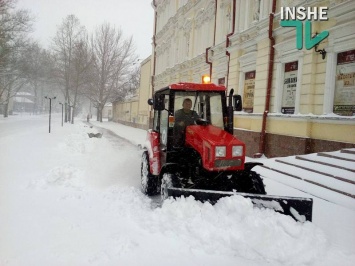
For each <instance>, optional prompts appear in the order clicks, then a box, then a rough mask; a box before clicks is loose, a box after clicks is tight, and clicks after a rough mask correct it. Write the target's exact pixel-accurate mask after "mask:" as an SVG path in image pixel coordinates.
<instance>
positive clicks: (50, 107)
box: [44, 96, 56, 133]
mask: <svg viewBox="0 0 355 266" xmlns="http://www.w3.org/2000/svg"><path fill="white" fill-rule="evenodd" d="M44 98H46V99H49V133H51V115H52V99H53V100H54V99H55V98H56V97H53V98H51V97H47V96H45V97H44Z"/></svg>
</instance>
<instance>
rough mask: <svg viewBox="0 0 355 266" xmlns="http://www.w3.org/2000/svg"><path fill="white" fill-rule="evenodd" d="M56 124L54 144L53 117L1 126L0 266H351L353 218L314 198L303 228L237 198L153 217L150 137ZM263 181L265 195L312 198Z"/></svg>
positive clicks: (119, 128)
mask: <svg viewBox="0 0 355 266" xmlns="http://www.w3.org/2000/svg"><path fill="white" fill-rule="evenodd" d="M60 119H61V117H60V116H58V115H54V116H52V127H51V133H50V134H49V133H48V117H47V116H11V117H9V118H6V119H4V118H2V117H1V118H0V265H1V266H3V265H20V266H22V265H25V266H28V265H36V266H38V265H194V266H195V265H218V266H219V265H233V266H234V265H247V266H249V265H272V266H273V265H322V266H323V265H354V262H355V237H354V236H355V212H354V208H347V207H346V206H343V205H338V204H334V203H332V202H328V201H325V200H322V199H319V198H314V207H313V208H314V213H313V223H310V222H306V223H304V224H302V223H297V222H295V221H294V220H293V219H292V218H291V217H288V216H284V215H281V214H278V213H275V212H273V211H271V210H265V209H258V208H253V206H252V204H251V202H250V201H249V200H248V199H245V198H241V197H237V196H234V197H230V198H224V199H222V200H220V201H219V202H218V203H217V204H216V205H214V206H211V205H210V204H208V203H204V204H202V203H200V202H196V201H195V200H193V199H192V198H186V199H178V200H167V201H165V202H164V204H163V205H162V207H157V204H156V201H157V199H156V198H155V199H153V200H152V199H150V198H149V197H147V196H145V195H143V194H142V193H141V191H140V155H141V151H140V150H139V149H138V148H137V147H136V144H142V143H144V141H145V131H144V130H140V129H135V128H130V127H127V126H123V125H120V124H117V123H112V122H104V123H98V122H93V124H94V125H95V126H100V127H104V128H107V129H109V130H110V131H112V132H114V133H116V134H117V135H119V136H121V137H123V138H125V139H126V140H124V139H119V138H117V137H115V136H114V135H113V134H111V133H110V132H109V131H102V130H101V129H97V128H96V127H95V128H90V127H89V126H87V125H85V123H83V122H82V121H80V119H77V120H76V123H75V124H74V125H71V124H64V126H63V127H61V123H60ZM98 131H100V132H103V133H104V134H103V137H102V138H89V137H88V135H87V133H96V132H98ZM127 140H128V141H127ZM132 143H133V144H134V145H132ZM258 171H259V172H262V171H266V169H258ZM265 176H267V173H265ZM264 181H265V183H266V186H267V187H266V188H267V191H268V194H278V195H289V196H310V195H308V194H306V193H303V192H301V191H300V190H297V189H294V188H292V187H290V186H289V185H290V184H287V185H285V184H282V183H280V182H278V181H277V180H273V179H268V178H265V179H264ZM305 186H308V185H307V184H306V183H305ZM298 189H299V188H298ZM303 191H307V189H305V190H303ZM348 204H351V202H350V203H348ZM352 204H355V200H354V201H353V203H352Z"/></svg>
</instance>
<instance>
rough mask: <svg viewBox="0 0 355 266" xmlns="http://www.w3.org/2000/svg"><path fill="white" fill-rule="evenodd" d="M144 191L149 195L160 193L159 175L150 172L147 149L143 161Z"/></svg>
mask: <svg viewBox="0 0 355 266" xmlns="http://www.w3.org/2000/svg"><path fill="white" fill-rule="evenodd" d="M141 185H142V192H143V193H144V194H146V195H148V196H154V195H156V194H158V177H157V176H155V175H152V174H151V173H150V165H149V155H148V152H147V151H144V152H143V154H142V163H141Z"/></svg>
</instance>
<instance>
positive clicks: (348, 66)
mask: <svg viewBox="0 0 355 266" xmlns="http://www.w3.org/2000/svg"><path fill="white" fill-rule="evenodd" d="M333 112H334V113H335V114H337V115H342V116H352V115H355V50H350V51H346V52H342V53H338V55H337V65H336V78H335V89H334V104H333Z"/></svg>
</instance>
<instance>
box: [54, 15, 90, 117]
mask: <svg viewBox="0 0 355 266" xmlns="http://www.w3.org/2000/svg"><path fill="white" fill-rule="evenodd" d="M83 35H85V27H84V26H81V24H80V21H79V19H78V18H77V17H76V16H74V15H69V16H67V17H66V18H65V19H64V20H63V22H62V24H61V25H60V26H59V27H58V29H57V33H56V35H55V37H54V38H53V51H54V54H55V57H56V64H57V70H56V77H57V78H58V80H59V82H60V83H61V85H62V86H63V88H64V90H63V93H64V98H65V102H66V103H65V104H66V108H65V122H67V121H68V120H70V110H71V107H72V106H73V101H74V99H73V97H72V96H71V89H72V88H73V86H74V84H73V83H74V80H73V79H74V77H73V60H74V49H75V46H76V45H78V43H80V41H81V40H82V38H83Z"/></svg>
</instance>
